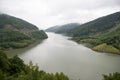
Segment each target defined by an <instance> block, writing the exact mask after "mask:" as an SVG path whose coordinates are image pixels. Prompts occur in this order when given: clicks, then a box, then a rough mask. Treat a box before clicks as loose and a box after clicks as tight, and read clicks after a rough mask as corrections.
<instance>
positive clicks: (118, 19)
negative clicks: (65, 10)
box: [61, 12, 120, 54]
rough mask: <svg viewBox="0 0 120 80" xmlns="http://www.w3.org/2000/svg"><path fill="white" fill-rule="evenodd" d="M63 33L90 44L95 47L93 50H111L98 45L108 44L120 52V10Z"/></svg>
mask: <svg viewBox="0 0 120 80" xmlns="http://www.w3.org/2000/svg"><path fill="white" fill-rule="evenodd" d="M61 28H62V27H61ZM61 33H63V34H65V35H67V36H71V37H72V39H71V40H74V41H76V42H77V43H83V44H88V45H89V46H88V45H87V47H90V48H91V49H93V48H94V49H93V50H95V51H101V52H103V51H104V52H110V51H107V50H110V49H105V47H104V46H100V47H104V48H102V49H105V50H100V49H99V48H100V47H97V46H99V45H101V44H106V45H108V46H107V47H108V48H112V47H113V48H115V49H114V50H116V52H117V53H118V50H119V54H120V35H119V34H120V12H116V13H113V14H109V15H107V16H103V17H100V18H97V19H95V20H93V21H90V22H87V23H84V24H81V25H79V26H77V27H75V28H73V29H71V30H68V31H67V32H64V31H63V32H61ZM106 45H105V46H106ZM110 46H112V47H110ZM95 47H97V48H95ZM111 53H112V52H111ZM114 53H115V51H114Z"/></svg>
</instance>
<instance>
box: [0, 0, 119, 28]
mask: <svg viewBox="0 0 120 80" xmlns="http://www.w3.org/2000/svg"><path fill="white" fill-rule="evenodd" d="M118 11H120V0H0V12H2V13H7V14H9V15H12V16H15V17H19V18H22V19H24V20H26V21H28V22H30V23H33V24H35V25H36V26H38V27H39V28H40V29H46V28H48V27H51V26H54V25H61V24H66V23H75V22H78V23H85V22H88V21H91V20H93V19H96V18H98V17H101V16H105V15H108V14H111V13H114V12H118Z"/></svg>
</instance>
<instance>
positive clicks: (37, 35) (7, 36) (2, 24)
mask: <svg viewBox="0 0 120 80" xmlns="http://www.w3.org/2000/svg"><path fill="white" fill-rule="evenodd" d="M46 38H47V35H46V33H45V32H44V31H43V30H39V29H38V28H37V27H36V26H35V25H33V24H31V23H28V22H26V21H24V20H22V19H19V18H16V17H13V16H9V15H6V14H0V49H10V48H23V47H26V46H28V45H29V44H31V43H33V42H35V41H37V40H43V39H46Z"/></svg>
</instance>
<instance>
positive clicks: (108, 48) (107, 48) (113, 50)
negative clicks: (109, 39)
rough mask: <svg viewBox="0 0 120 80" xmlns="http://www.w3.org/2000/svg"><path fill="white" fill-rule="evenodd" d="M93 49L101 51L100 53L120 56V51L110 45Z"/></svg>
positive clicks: (104, 44) (101, 45)
mask: <svg viewBox="0 0 120 80" xmlns="http://www.w3.org/2000/svg"><path fill="white" fill-rule="evenodd" d="M92 49H93V50H95V51H100V52H109V53H118V54H120V51H119V50H118V49H117V48H115V47H113V46H110V45H107V44H106V43H103V44H100V45H97V46H95V47H93V48H92Z"/></svg>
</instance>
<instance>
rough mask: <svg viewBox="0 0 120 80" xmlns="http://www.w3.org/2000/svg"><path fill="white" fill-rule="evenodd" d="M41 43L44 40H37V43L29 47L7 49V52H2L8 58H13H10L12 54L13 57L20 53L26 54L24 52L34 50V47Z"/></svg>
mask: <svg viewBox="0 0 120 80" xmlns="http://www.w3.org/2000/svg"><path fill="white" fill-rule="evenodd" d="M43 41H44V40H42V41H41V40H37V41H35V42H33V43H31V44H30V45H28V46H26V47H24V48H17V49H7V50H4V51H5V53H6V55H7V56H8V57H13V56H11V55H13V54H14V55H18V54H20V53H23V52H26V51H28V50H30V49H32V48H34V47H35V46H37V45H39V44H41V43H42V42H43Z"/></svg>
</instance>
